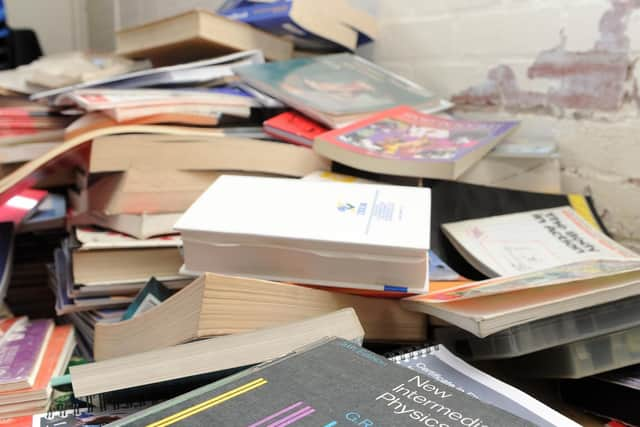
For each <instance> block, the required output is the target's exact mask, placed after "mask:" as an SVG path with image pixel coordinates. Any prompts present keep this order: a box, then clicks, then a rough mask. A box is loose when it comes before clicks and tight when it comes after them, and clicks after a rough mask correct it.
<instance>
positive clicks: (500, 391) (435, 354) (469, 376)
mask: <svg viewBox="0 0 640 427" xmlns="http://www.w3.org/2000/svg"><path fill="white" fill-rule="evenodd" d="M390 360H392V361H394V362H396V363H398V364H399V365H401V366H404V367H406V368H409V369H412V370H414V371H416V372H421V373H422V374H424V375H426V376H428V377H430V378H432V379H434V380H435V381H438V382H439V383H442V384H447V385H449V386H451V387H453V388H455V389H456V390H459V391H460V392H462V393H466V394H467V395H468V396H471V397H474V398H476V399H479V400H481V401H482V402H485V403H487V404H490V405H493V406H495V407H497V408H500V409H503V410H504V411H506V412H509V413H511V414H514V415H516V416H518V417H521V418H523V419H525V420H528V421H531V422H532V423H534V424H535V425H537V426H539V427H578V426H579V424H577V423H575V422H574V421H571V420H570V419H568V418H567V417H565V416H564V415H562V414H560V413H558V412H556V411H554V410H553V409H551V408H549V407H548V406H546V405H544V404H543V403H541V402H539V401H538V400H536V399H534V398H533V397H531V396H529V395H528V394H526V393H524V392H523V391H521V390H519V389H517V388H515V387H512V386H510V385H509V384H506V383H504V382H502V381H500V380H498V379H497V378H494V377H492V376H491V375H488V374H486V373H484V372H482V371H480V370H479V369H476V368H474V367H473V366H471V365H469V364H468V363H466V362H465V361H464V360H462V359H460V358H458V357H457V356H455V355H454V354H453V353H451V352H450V351H449V350H447V348H446V347H444V346H442V345H436V346H434V347H428V348H425V349H421V350H416V351H413V352H409V353H403V354H399V355H396V356H393V357H391V358H390Z"/></svg>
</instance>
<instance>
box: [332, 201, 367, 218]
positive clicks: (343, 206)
mask: <svg viewBox="0 0 640 427" xmlns="http://www.w3.org/2000/svg"><path fill="white" fill-rule="evenodd" d="M338 210H339V211H340V212H353V213H355V214H356V215H364V214H365V213H366V212H367V204H366V203H364V202H363V203H359V204H358V205H357V206H356V205H354V204H353V203H342V202H341V203H338Z"/></svg>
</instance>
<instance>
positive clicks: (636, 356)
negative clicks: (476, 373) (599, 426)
mask: <svg viewBox="0 0 640 427" xmlns="http://www.w3.org/2000/svg"><path fill="white" fill-rule="evenodd" d="M638 363H640V326H636V327H635V328H631V329H627V330H624V331H619V332H614V333H612V334H609V335H601V336H598V337H593V338H589V339H586V340H582V341H577V342H574V343H571V344H566V345H561V346H558V347H553V348H550V349H547V350H543V351H539V352H537V353H532V354H530V355H527V356H523V357H518V358H516V359H512V360H511V361H509V365H510V367H511V368H513V369H514V372H518V373H520V374H523V375H526V376H531V377H538V378H584V377H587V376H590V375H595V374H599V373H601V372H607V371H612V370H614V369H619V368H624V367H626V366H630V365H635V364H638Z"/></svg>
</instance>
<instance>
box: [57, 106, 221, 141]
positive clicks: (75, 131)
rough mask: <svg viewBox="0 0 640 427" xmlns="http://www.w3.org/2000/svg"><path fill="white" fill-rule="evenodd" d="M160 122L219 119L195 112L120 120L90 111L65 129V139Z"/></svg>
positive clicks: (201, 123)
mask: <svg viewBox="0 0 640 427" xmlns="http://www.w3.org/2000/svg"><path fill="white" fill-rule="evenodd" d="M159 123H175V124H181V125H188V126H216V125H217V124H218V119H217V118H215V117H203V116H196V115H193V114H177V113H174V114H154V115H150V116H145V117H139V118H137V119H132V120H125V121H122V122H118V121H116V120H115V119H113V118H111V117H109V116H107V115H106V114H103V113H100V112H94V113H88V114H85V115H84V116H82V117H81V118H79V119H78V120H76V121H75V122H73V123H71V125H69V127H68V128H67V129H66V131H65V135H64V139H65V141H68V140H70V139H73V138H76V137H78V136H80V135H82V134H85V133H88V132H91V131H94V130H98V129H104V128H108V127H113V126H126V125H153V124H159Z"/></svg>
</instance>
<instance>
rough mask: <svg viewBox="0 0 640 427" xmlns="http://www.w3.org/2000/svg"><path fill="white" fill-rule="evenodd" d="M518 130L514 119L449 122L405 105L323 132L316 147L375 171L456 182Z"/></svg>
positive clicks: (332, 156)
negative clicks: (507, 120) (506, 120)
mask: <svg viewBox="0 0 640 427" xmlns="http://www.w3.org/2000/svg"><path fill="white" fill-rule="evenodd" d="M517 126H518V122H514V121H510V122H487V121H484V122H479V121H470V120H460V119H449V118H446V117H439V116H433V115H428V114H423V113H421V112H419V111H416V110H414V109H413V108H410V107H404V106H401V107H396V108H393V109H390V110H385V111H383V112H380V113H378V114H374V115H372V116H369V117H367V118H364V119H362V120H360V121H357V122H355V123H352V124H350V125H348V126H346V127H343V128H340V129H335V130H333V131H330V132H327V133H324V134H321V135H320V136H317V137H316V139H315V142H314V144H313V149H314V150H315V151H317V152H318V153H320V154H322V155H323V156H326V157H329V158H330V159H332V160H334V161H337V162H340V163H343V164H345V165H348V166H352V167H355V168H358V169H363V170H368V171H371V172H378V173H384V174H390V175H402V176H415V177H423V178H437V179H451V180H453V179H456V178H458V177H459V176H460V175H462V174H463V173H464V172H465V171H466V170H467V169H469V168H470V167H471V166H472V165H473V164H474V163H476V162H478V161H479V160H480V159H481V158H482V157H484V156H485V155H486V154H487V153H488V152H489V151H491V149H492V148H493V147H495V145H496V144H497V143H498V142H500V140H502V139H503V138H505V137H506V136H507V135H509V133H511V132H513V130H514V129H515V128H516V127H517Z"/></svg>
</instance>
